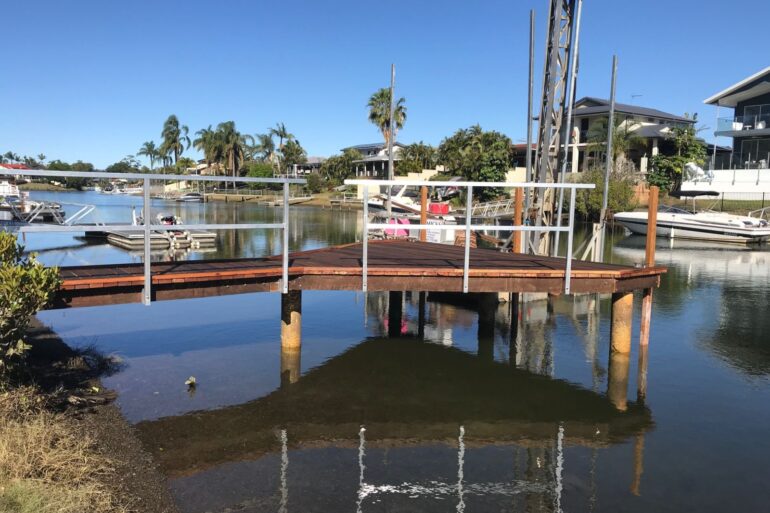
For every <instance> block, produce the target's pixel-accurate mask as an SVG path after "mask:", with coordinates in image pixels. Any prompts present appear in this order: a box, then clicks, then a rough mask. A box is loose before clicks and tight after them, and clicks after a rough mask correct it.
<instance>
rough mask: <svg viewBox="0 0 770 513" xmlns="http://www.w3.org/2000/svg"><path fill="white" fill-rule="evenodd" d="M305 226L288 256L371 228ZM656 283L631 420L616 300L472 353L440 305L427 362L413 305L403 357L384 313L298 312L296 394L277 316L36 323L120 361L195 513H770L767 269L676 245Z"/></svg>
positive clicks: (748, 256) (244, 302)
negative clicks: (619, 399)
mask: <svg viewBox="0 0 770 513" xmlns="http://www.w3.org/2000/svg"><path fill="white" fill-rule="evenodd" d="M32 196H33V197H37V198H43V197H45V198H48V199H54V198H55V199H57V200H59V201H65V202H72V203H92V204H97V205H98V208H97V212H99V215H101V216H102V218H101V220H104V221H120V220H122V221H128V220H129V219H130V206H131V205H132V204H134V205H138V204H139V199H138V198H131V197H112V196H105V195H99V194H95V193H72V194H58V195H51V194H44V193H33V194H32ZM73 208H74V207H73ZM153 208H154V209H157V210H158V211H167V212H173V213H175V214H177V215H180V216H181V217H183V219H184V220H185V221H186V222H189V223H193V222H198V221H201V220H204V219H205V220H206V221H210V222H235V221H241V222H243V221H252V222H256V221H260V220H265V221H267V220H274V219H276V220H277V219H278V218H279V217H280V211H278V210H274V209H269V208H265V207H259V206H255V205H249V204H221V203H220V204H209V205H205V206H204V205H195V204H192V205H190V204H184V205H180V204H175V203H167V202H157V203H155V204H154V205H153ZM69 209H70V208H69V207H68V210H69ZM293 212H294V213H293V217H292V236H291V241H292V242H291V246H292V249H309V248H315V247H320V246H324V245H327V244H338V243H344V242H351V241H354V240H355V239H356V237H357V235H358V234H359V233H360V232H359V229H360V220H359V219H360V213H344V212H343V213H340V212H334V213H331V212H329V211H323V210H320V209H315V208H296V209H294V210H293ZM279 237H280V235H279V234H278V233H275V234H272V235H271V234H268V233H266V232H263V231H243V232H237V233H236V232H230V233H224V234H222V236H220V238H219V240H218V243H217V247H216V249H215V250H214V251H212V252H210V253H190V254H187V255H175V256H174V258H225V257H237V256H262V255H265V254H268V253H274V252H278V251H280V242H279ZM26 242H27V245H28V248H29V249H33V250H36V251H39V252H40V258H41V259H42V260H43V261H45V262H46V263H49V264H55V265H74V264H84V263H107V262H128V261H132V262H138V261H139V259H140V256H139V255H132V254H130V253H128V252H126V251H123V250H119V249H116V248H112V247H110V246H93V245H87V244H85V243H83V242H81V241H79V240H77V239H74V238H72V237H70V236H58V235H57V236H50V235H45V236H41V235H35V236H28V237H27V241H26ZM608 251H609V254H608V256H609V258H611V260H612V261H613V262H617V263H629V264H633V263H635V262H640V261H642V260H643V258H644V240H642V239H639V238H636V237H628V238H627V237H625V236H623V235H622V234H616V236H615V237H614V240H613V244H612V247H611V248H610V249H609V250H608ZM154 258H156V259H159V260H160V259H168V258H171V255H168V254H164V253H158V254H156V255H154ZM658 263H660V264H662V265H666V266H668V267H669V272H668V274H667V275H665V276H664V277H663V282H662V285H661V288H660V289H659V290H657V291H656V292H655V297H654V311H653V325H652V336H651V341H650V350H649V373H648V389H647V396H646V399H645V400H644V401H643V402H641V401H637V397H636V392H635V391H636V389H637V386H636V385H637V383H636V369H637V364H636V353H634V354H633V355H632V358H631V361H632V364H631V373H630V374H631V375H630V382H629V387H628V398H629V402H628V408H627V410H625V411H618V410H617V409H616V408H615V407H614V406H613V403H612V402H610V400H609V399H608V398H607V394H606V392H607V386H608V384H607V374H608V351H609V348H608V344H609V304H608V301H607V300H606V299H601V300H600V301H599V302H598V303H594V302H592V301H591V298H590V297H585V296H584V297H575V298H572V297H566V298H558V299H555V300H553V301H551V302H546V301H541V302H533V303H528V304H526V305H522V307H521V309H520V311H519V315H518V319H514V321H513V323H512V322H511V309H510V306H509V305H506V304H502V305H500V306H499V308H498V310H497V312H496V317H495V324H494V333H489V332H487V331H484V333H480V331H479V329H478V322H477V320H478V313H477V312H476V310H475V308H473V307H472V306H468V305H463V304H452V303H453V302H452V301H450V300H448V299H446V298H437V297H433V298H431V297H430V296H429V298H428V302H427V323H426V327H425V333H424V335H425V337H424V341H422V340H420V339H419V338H418V337H417V333H418V326H417V317H418V313H417V308H418V306H417V305H418V299H417V295H416V294H415V295H410V294H407V295H406V296H405V299H404V302H405V310H404V313H405V314H404V323H403V325H402V327H401V331H402V333H404V336H403V337H401V338H398V339H388V338H386V336H385V334H386V333H387V329H386V326H385V325H386V319H387V302H388V296H387V294H385V295H383V294H374V293H372V294H368V295H364V294H362V293H355V292H306V293H305V294H304V297H303V321H302V322H303V346H302V353H301V356H297V355H293V356H292V355H288V356H287V355H284V360H283V365H284V368H286V367H287V366H288V367H290V368H299V369H300V370H301V377H300V378H299V379H298V380H297V381H296V382H294V383H289V382H287V381H286V380H285V379H284V382H283V383H282V379H281V369H282V355H281V352H280V341H279V337H280V333H279V332H280V326H279V306H280V305H279V296H278V295H277V294H250V295H242V296H229V297H219V298H207V299H191V300H184V301H174V302H165V303H156V304H153V305H152V306H151V307H144V306H141V305H121V306H108V307H98V308H84V309H73V310H60V311H52V312H44V313H42V314H41V315H40V317H41V319H42V320H43V321H44V322H45V323H47V324H49V325H50V326H51V327H52V328H53V329H54V330H55V331H56V332H57V333H59V334H60V335H61V336H62V337H63V338H64V340H65V341H66V342H68V343H69V344H71V345H74V346H83V345H94V346H96V347H97V348H99V349H100V350H102V351H105V352H108V353H115V354H118V355H120V356H121V357H122V358H123V359H124V361H125V365H124V367H123V368H122V369H121V370H120V371H119V372H117V373H116V374H114V375H112V376H110V377H108V378H106V379H105V380H104V381H105V385H106V386H108V387H110V388H113V389H115V390H117V391H118V393H119V399H118V403H119V405H120V408H121V409H122V411H123V413H124V414H125V416H126V418H128V419H129V421H131V422H132V423H134V424H135V426H136V429H137V432H138V433H139V436H140V438H141V439H142V441H143V442H144V443H145V445H146V447H147V448H148V450H150V451H151V452H152V453H153V454H154V455H155V457H156V458H157V460H158V461H159V463H160V465H161V468H162V469H163V471H164V472H165V473H166V475H167V476H168V477H169V486H170V487H171V491H172V493H173V496H174V497H175V499H176V502H177V504H178V505H179V508H180V509H181V510H182V511H183V512H186V513H199V512H201V513H202V512H224V511H238V512H257V511H260V512H261V511H281V512H289V511H297V512H300V511H301V512H308V511H372V512H373V511H437V512H438V511H450V510H451V511H458V512H463V511H465V512H477V511H478V512H486V511H566V512H582V511H607V512H614V511H633V512H636V511H638V512H649V511H685V510H686V511H701V512H705V511H743V512H746V511H752V512H753V511H756V512H759V511H767V510H768V504H769V503H770V486H769V485H770V482H769V481H770V436H768V435H769V434H770V314H769V313H768V312H770V251H768V249H767V248H762V249H745V248H744V249H740V248H729V247H727V248H725V247H722V248H709V247H707V246H705V245H702V244H697V243H690V244H684V243H679V242H676V243H675V244H674V245H673V247H670V246H669V245H668V244H667V243H666V244H661V245H660V246H659V247H658ZM635 303H636V314H635V327H634V337H635V339H636V337H638V322H639V305H640V303H641V301H640V298H638V297H637V300H636V302H635ZM512 326H513V327H515V330H513V332H512V329H511V327H512ZM634 351H636V347H634ZM191 375H193V376H195V377H196V379H197V381H198V383H199V386H198V387H197V389H196V390H195V391H194V393H193V392H188V391H187V389H186V387H185V386H184V381H185V380H186V379H187V378H188V377H189V376H191Z"/></svg>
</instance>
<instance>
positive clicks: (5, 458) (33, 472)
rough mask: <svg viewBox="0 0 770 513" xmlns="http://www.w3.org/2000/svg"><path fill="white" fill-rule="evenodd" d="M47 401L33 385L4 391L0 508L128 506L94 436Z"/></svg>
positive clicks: (0, 401)
mask: <svg viewBox="0 0 770 513" xmlns="http://www.w3.org/2000/svg"><path fill="white" fill-rule="evenodd" d="M44 402H45V400H44V396H42V395H41V394H39V393H38V391H37V390H36V389H34V388H32V387H20V388H15V389H12V390H8V391H0V513H11V512H13V513H17V512H18V513H27V512H29V513H33V512H34V513H49V512H50V513H53V512H56V513H89V512H99V513H103V512H123V511H125V510H124V509H123V508H122V507H121V506H119V505H118V503H117V501H116V500H115V497H114V496H113V493H112V492H111V490H110V489H109V488H108V487H107V486H106V485H105V484H104V483H105V482H107V481H108V480H109V478H110V476H111V473H112V469H111V466H110V463H109V461H108V460H107V458H105V457H103V456H101V455H99V454H98V452H97V451H96V449H95V443H94V440H92V439H90V438H89V437H87V436H84V435H83V434H82V433H81V431H80V430H79V429H78V427H77V426H76V424H75V421H74V420H73V419H71V418H70V417H68V416H67V415H66V414H62V413H52V412H51V411H49V410H48V409H46V407H45V406H46V405H45V404H44Z"/></svg>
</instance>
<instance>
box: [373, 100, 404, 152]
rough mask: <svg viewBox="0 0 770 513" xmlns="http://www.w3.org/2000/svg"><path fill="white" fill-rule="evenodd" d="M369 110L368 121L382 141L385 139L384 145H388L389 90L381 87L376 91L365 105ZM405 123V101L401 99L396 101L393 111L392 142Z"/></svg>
mask: <svg viewBox="0 0 770 513" xmlns="http://www.w3.org/2000/svg"><path fill="white" fill-rule="evenodd" d="M366 106H367V107H368V108H369V121H370V122H371V123H372V124H373V125H374V126H376V127H377V128H378V129H379V131H380V133H381V134H382V137H383V139H385V145H386V146H387V145H388V142H389V141H390V135H391V134H390V88H387V87H383V88H382V89H379V90H377V91H376V92H375V93H374V94H372V96H371V97H369V102H368V103H367V104H366ZM405 122H406V100H405V99H404V98H403V97H402V98H399V99H398V100H397V101H396V104H395V106H394V109H393V129H394V131H395V133H394V134H393V141H394V142H395V141H396V137H397V135H398V131H399V130H401V129H402V128H403V127H404V123H405Z"/></svg>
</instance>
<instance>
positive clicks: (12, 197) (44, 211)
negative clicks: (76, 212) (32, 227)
mask: <svg viewBox="0 0 770 513" xmlns="http://www.w3.org/2000/svg"><path fill="white" fill-rule="evenodd" d="M64 216H65V213H64V210H63V209H62V207H61V205H60V204H58V203H54V202H52V201H33V200H31V199H29V192H21V191H19V187H18V186H17V185H16V184H15V183H14V182H12V181H10V180H0V220H2V221H3V224H4V225H15V224H17V223H20V224H21V225H24V224H29V223H58V224H63V223H64Z"/></svg>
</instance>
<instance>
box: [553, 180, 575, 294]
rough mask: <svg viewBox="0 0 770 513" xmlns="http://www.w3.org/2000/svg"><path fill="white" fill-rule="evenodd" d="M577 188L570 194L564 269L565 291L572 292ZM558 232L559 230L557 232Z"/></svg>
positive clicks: (571, 190) (571, 189)
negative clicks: (573, 238)
mask: <svg viewBox="0 0 770 513" xmlns="http://www.w3.org/2000/svg"><path fill="white" fill-rule="evenodd" d="M576 192H577V189H575V188H574V187H571V188H570V196H569V231H568V232H567V265H566V267H565V269H564V293H565V294H569V293H570V281H571V279H572V237H573V236H574V232H575V193H576ZM557 233H558V232H557Z"/></svg>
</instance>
